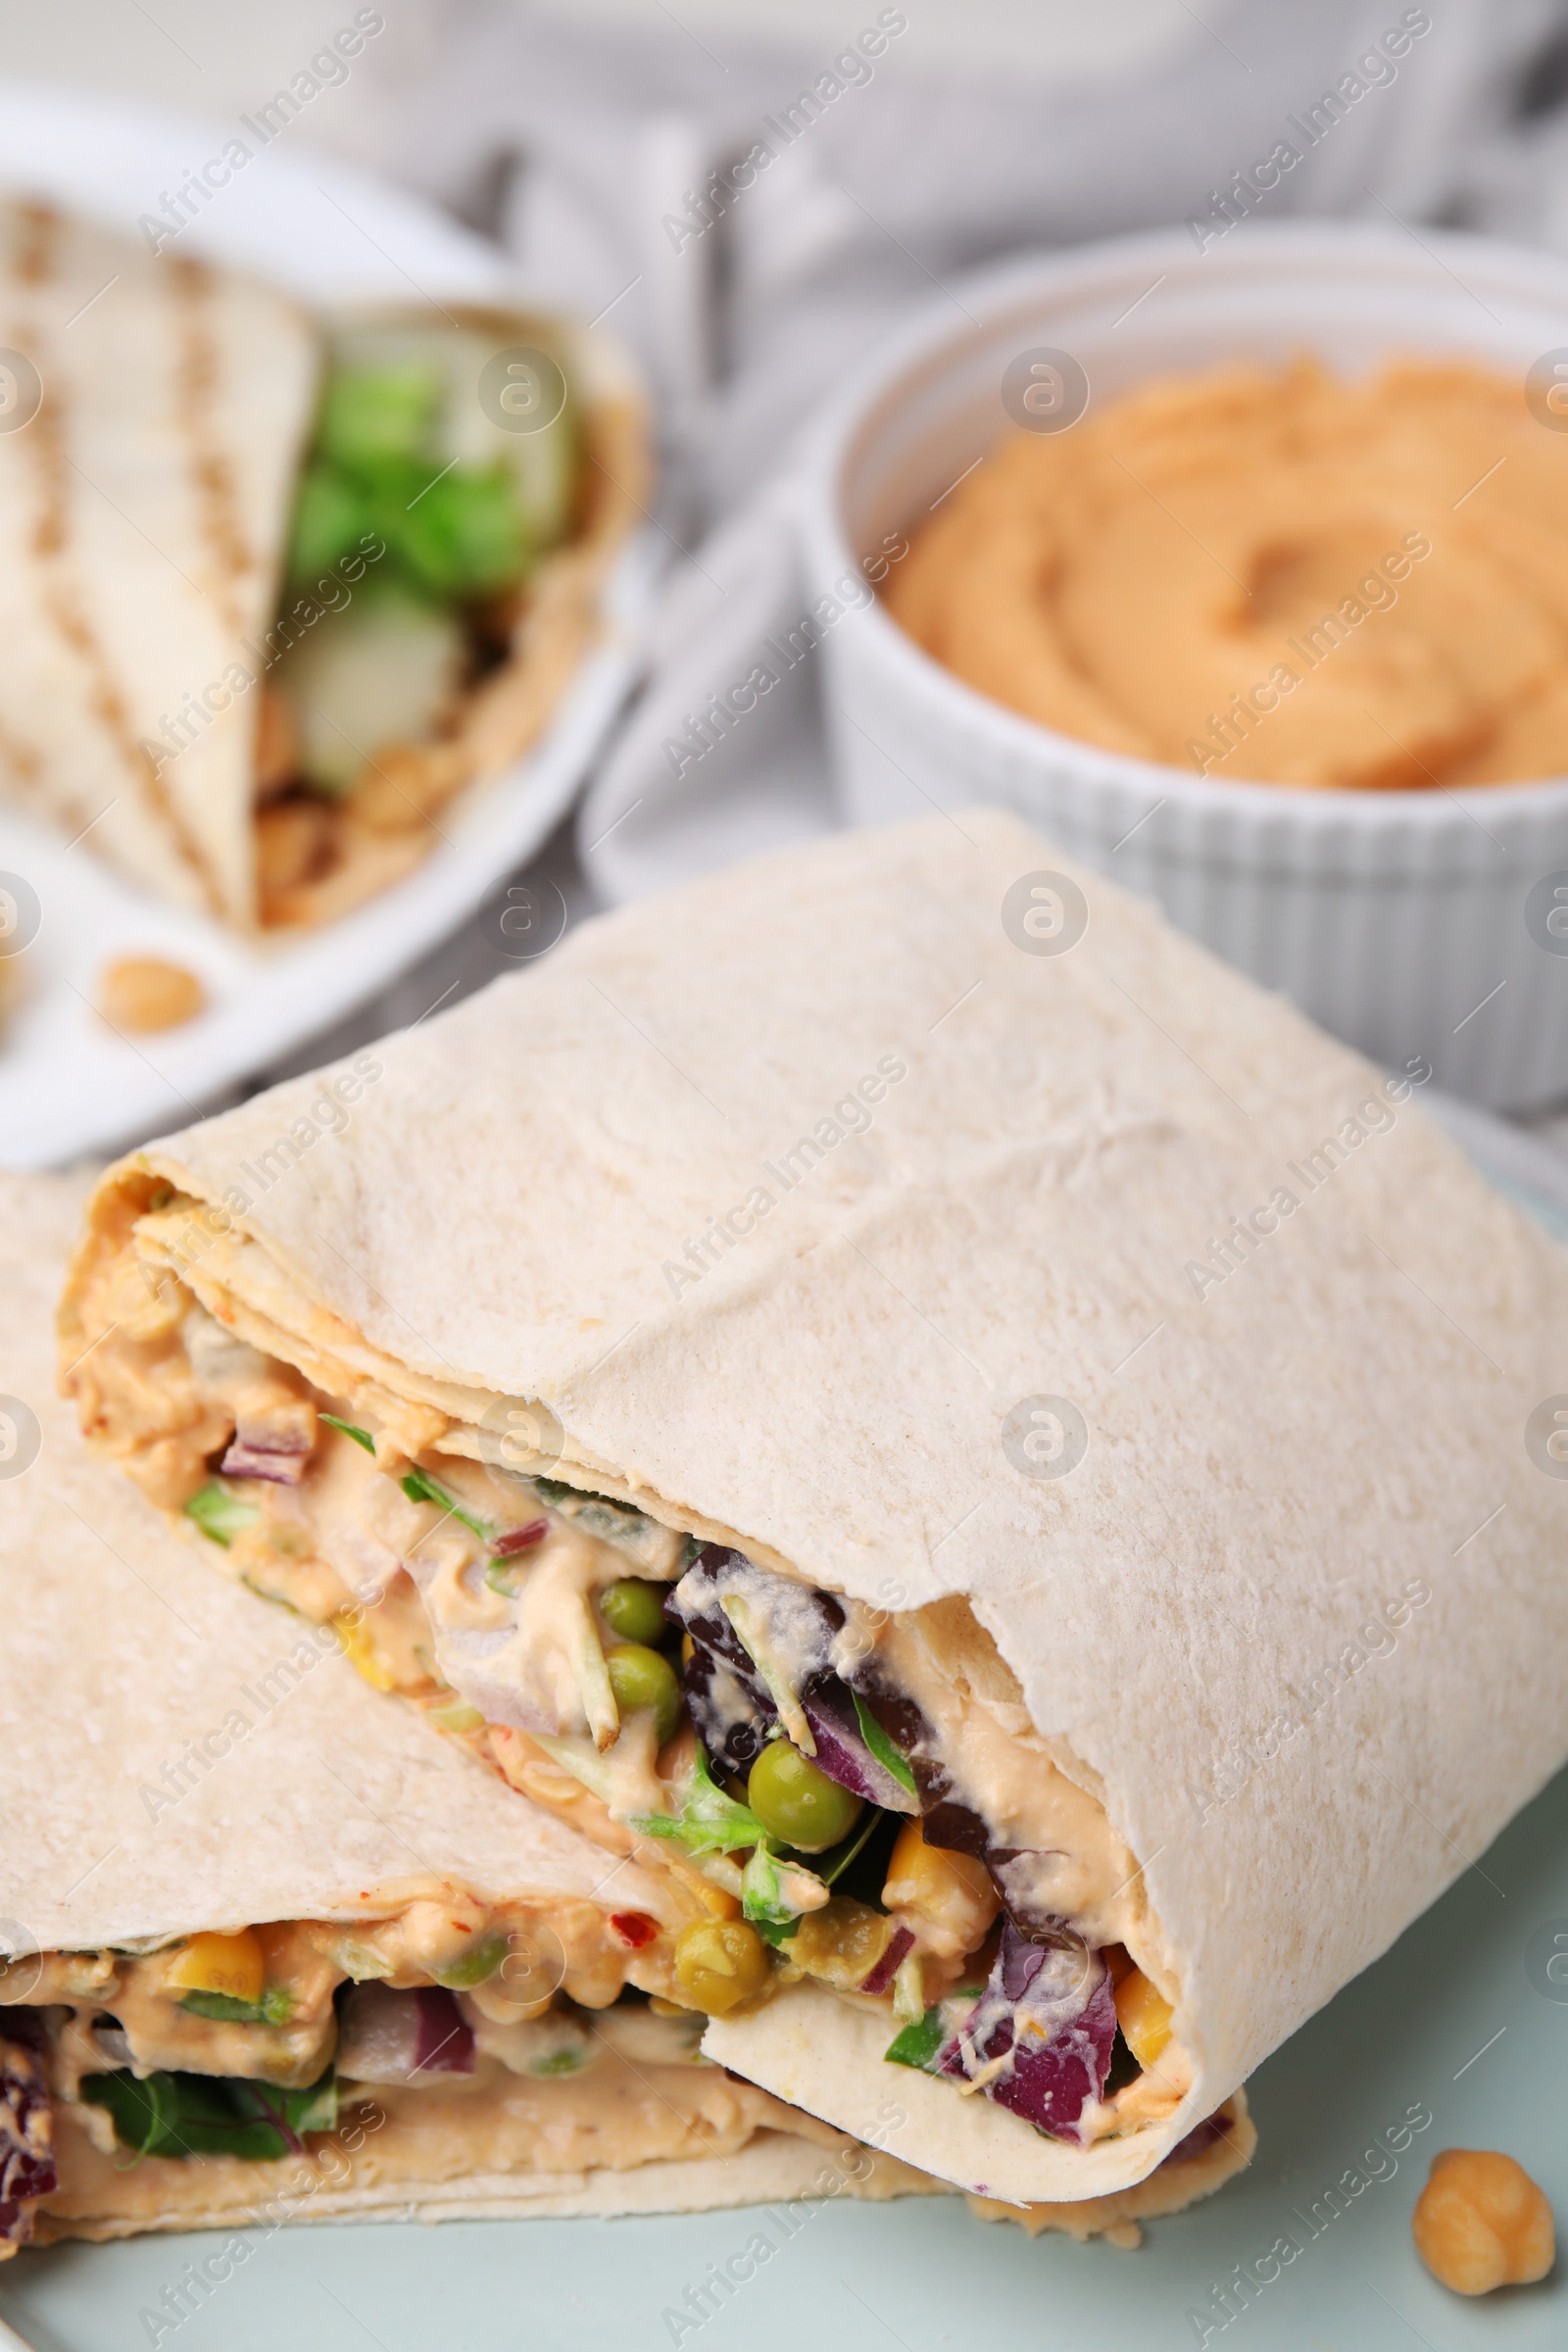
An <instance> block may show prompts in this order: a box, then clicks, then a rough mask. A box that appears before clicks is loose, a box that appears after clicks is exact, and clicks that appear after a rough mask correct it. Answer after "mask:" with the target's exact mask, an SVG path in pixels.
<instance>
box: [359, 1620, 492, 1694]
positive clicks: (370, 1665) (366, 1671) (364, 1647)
mask: <svg viewBox="0 0 1568 2352" xmlns="http://www.w3.org/2000/svg"><path fill="white" fill-rule="evenodd" d="M332 1631H333V1633H334V1634H336V1636H337V1640H338V1647H339V1648H340V1649H341V1650H342V1652H343V1655H344V1656H345V1657H346V1658H347V1659H348V1661H349V1664H350V1665H351V1666H352V1667H354V1668H355V1669H356V1671H357V1672H358V1673H360V1674H363V1675H364V1677H365V1679H366V1681H367V1682H368V1684H369V1686H370V1688H371V1690H372V1691H390V1690H391V1689H392V1688H393V1684H392V1677H391V1675H390V1673H389V1672H388V1670H387V1668H386V1666H385V1665H384V1664H383V1662H382V1659H381V1655H380V1652H379V1651H378V1650H377V1648H376V1646H375V1643H374V1642H373V1641H372V1640H371V1639H370V1629H369V1627H368V1625H367V1623H366V1621H365V1613H364V1611H363V1610H356V1609H339V1611H338V1613H337V1615H336V1616H335V1617H334V1618H333V1620H332ZM481 1720H482V1718H481Z"/></svg>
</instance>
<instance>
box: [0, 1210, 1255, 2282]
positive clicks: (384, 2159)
mask: <svg viewBox="0 0 1568 2352" xmlns="http://www.w3.org/2000/svg"><path fill="white" fill-rule="evenodd" d="M80 1198H81V1188H80V1186H79V1185H77V1184H75V1183H68V1182H66V1181H65V1180H61V1179H44V1178H33V1179H23V1180H17V1179H4V1180H0V1282H3V1287H4V1291H5V1296H6V1299H7V1307H8V1313H7V1319H6V1324H5V1329H4V1332H3V1333H0V1392H3V1400H0V1418H3V1420H4V1425H5V1429H6V1431H7V1433H8V1436H7V1450H6V1452H5V1455H4V1457H3V1458H4V1461H5V1463H6V1465H7V1468H8V1472H9V1474H8V1475H7V1476H6V1477H5V1478H3V1479H0V1601H3V1604H4V1611H5V1617H6V1622H7V1626H8V1634H7V1639H6V1641H5V1642H4V1643H3V1644H0V1719H3V1720H4V1723H5V1726H6V1737H5V1740H4V1741H3V1742H0V1814H3V1817H4V1820H5V1823H6V1863H7V1881H6V1886H7V1908H8V1911H9V1913H10V1914H11V1915H10V1916H8V1917H7V1918H6V1919H4V1920H3V1921H0V2177H3V2180H4V2184H5V2186H4V2194H0V2256H3V2255H4V2254H5V2253H7V2252H11V2251H14V2250H15V2248H16V2245H17V2244H18V2242H20V2239H21V2237H22V2236H23V2235H24V2234H25V2230H26V2229H27V2227H28V2225H30V2228H31V2232H32V2233H33V2234H35V2235H36V2237H37V2238H38V2239H39V2240H40V2241H43V2242H49V2241H51V2240H54V2239H58V2238H62V2237H89V2238H108V2237H120V2236H125V2235H128V2234H131V2233H133V2232H137V2231H141V2230H145V2229H193V2228H202V2229H254V2228H257V2227H260V2228H262V2229H264V2230H265V2229H271V2228H273V2227H275V2226H277V2225H278V2224H280V2223H282V2222H300V2221H353V2220H365V2219H373V2218H377V2217H384V2218H388V2219H409V2218H419V2219H427V2220H432V2221H434V2220H447V2219H465V2218H475V2217H479V2216H497V2217H499V2216H514V2217H515V2216H521V2215H531V2214H540V2215H545V2214H549V2215H558V2216H562V2215H572V2214H596V2215H601V2216H603V2215H610V2214H615V2213H622V2212H672V2211H694V2210H700V2209H704V2208H707V2207H710V2206H714V2205H720V2204H724V2205H728V2204H745V2203H752V2202H757V2203H760V2202H762V2201H764V2200H782V2201H784V2202H786V2203H787V2202H789V2201H791V2200H793V2199H796V2198H799V2197H822V2196H833V2197H836V2196H843V2195H853V2196H857V2197H871V2198H884V2197H889V2196H896V2195H905V2194H911V2193H928V2192H929V2191H930V2190H931V2189H932V2188H933V2187H934V2186H935V2185H936V2184H935V2183H934V2182H932V2181H931V2180H929V2179H928V2178H927V2177H926V2176H924V2175H922V2174H919V2173H916V2172H913V2171H911V2170H910V2169H909V2168H908V2167H907V2166H905V2165H903V2164H901V2163H899V2162H898V2161H897V2160H896V2159H895V2158H893V2157H891V2156H889V2155H887V2154H886V2153H884V2152H882V2151H881V2150H880V2148H879V2147H877V2146H875V2145H866V2144H863V2143H862V2141H861V2140H859V2139H858V2138H855V2137H853V2136H847V2135H846V2134H845V2133H843V2132H842V2131H837V2130H836V2129H833V2128H832V2127H828V2126H824V2125H822V2124H820V2123H819V2122H817V2121H816V2120H815V2119H814V2118H812V2117H809V2116H805V2115H795V2114H792V2113H791V2112H790V2111H789V2110H788V2109H787V2108H785V2107H783V2106H782V2105H781V2104H780V2103H779V2102H778V2101H777V2100H775V2099H773V2098H772V2097H770V2096H769V2095H768V2094H767V2093H766V2092H764V2091H760V2090H759V2089H757V2088H755V2087H754V2086H753V2085H752V2084H751V2083H750V2082H745V2081H742V2080H739V2079H731V2078H730V2077H728V2076H727V2075H726V2074H725V2073H724V2072H723V2071H722V2070H721V2069H719V2068H717V2067H715V2066H711V2065H705V2064H702V2063H701V2062H700V2060H699V2053H698V2047H697V2042H698V2034H699V2032H700V2030H701V2023H702V2021H701V2019H699V2018H696V2017H693V2016H692V2015H691V2014H690V2013H683V2012H678V2011H677V2012H674V2013H673V2014H670V2013H668V2005H667V2004H666V2013H665V2014H659V2013H658V2011H657V2009H656V2008H655V2007H654V2006H652V2005H650V2004H649V2003H647V2002H646V2001H644V2000H642V1999H641V1998H640V1997H639V1995H638V1993H637V1991H636V1990H635V1987H638V1986H643V1987H648V1986H652V1987H656V1988H657V1987H658V1986H659V1985H663V1984H667V1981H668V1979H667V1951H668V1944H669V1939H670V1935H671V1932H672V1929H673V1928H674V1927H676V1926H678V1924H679V1922H680V1919H681V1918H682V1916H683V1915H684V1905H683V1903H682V1902H681V1901H680V1900H679V1899H678V1891H677V1900H676V1902H675V1905H674V1908H673V1909H671V1905H670V1891H671V1890H670V1887H669V1886H668V1885H667V1883H662V1882H661V1881H660V1880H658V1879H654V1878H651V1877H650V1876H649V1874H648V1873H646V1872H644V1871H642V1870H640V1869H639V1868H638V1867H637V1866H636V1865H635V1864H634V1863H628V1862H624V1861H620V1860H616V1859H614V1858H612V1857H607V1856H606V1855H605V1854H604V1853H603V1852H602V1851H600V1850H599V1849H597V1848H596V1847H594V1846H592V1845H589V1844H588V1843H586V1842H585V1841H584V1840H583V1839H581V1838H577V1837H575V1836H574V1835H573V1834H572V1833H571V1832H570V1831H568V1830H566V1829H564V1827H563V1826H562V1825H561V1824H560V1823H558V1822H556V1821H554V1820H552V1819H551V1818H550V1817H549V1816H548V1815H546V1814H544V1813H542V1812H541V1811H539V1810H538V1809H537V1808H536V1807H534V1806H532V1805H530V1804H528V1803H527V1802H526V1801H524V1800H520V1799H519V1798H517V1797H516V1796H515V1795H514V1794H513V1793H512V1792H511V1791H510V1790H508V1789H505V1788H503V1787H502V1785H501V1783H500V1782H499V1781H498V1779H497V1778H496V1776H495V1775H494V1774H493V1773H490V1772H487V1771H485V1770H482V1769H480V1768H479V1767H478V1766H476V1765H475V1764H474V1762H473V1761H472V1760H471V1759H470V1758H469V1757H467V1756H466V1755H465V1754H463V1753H462V1752H461V1751H460V1749H459V1748H458V1747H457V1746H456V1744H455V1743H453V1742H451V1741H440V1740H432V1739H430V1738H429V1736H428V1735H427V1734H426V1733H425V1732H424V1730H423V1729H422V1728H421V1727H420V1726H419V1725H418V1724H417V1723H416V1722H415V1721H414V1720H413V1719H412V1718H411V1717H409V1716H408V1715H406V1714H405V1713H403V1712H402V1711H401V1710H399V1709H397V1708H389V1707H387V1706H385V1705H384V1704H383V1703H382V1702H381V1701H380V1700H379V1699H377V1698H376V1697H375V1696H374V1694H373V1693H372V1692H371V1691H368V1690H367V1688H366V1687H365V1684H364V1682H363V1681H362V1680H361V1678H360V1677H358V1676H357V1675H356V1674H355V1673H354V1672H353V1671H352V1670H351V1668H350V1667H349V1665H348V1664H347V1662H346V1660H345V1659H344V1658H343V1657H341V1656H340V1655H338V1654H337V1652H338V1643H337V1641H336V1639H335V1638H334V1637H332V1636H330V1635H325V1636H323V1635H322V1634H320V1633H319V1632H318V1630H317V1629H315V1628H312V1627H309V1626H306V1625H304V1624H302V1623H301V1622H300V1621H298V1620H296V1621H294V1622H293V1623H292V1624H291V1623H290V1622H289V1621H287V1620H286V1619H285V1618H284V1617H282V1616H281V1615H280V1613H279V1612H278V1611H276V1610H275V1609H271V1608H270V1607H268V1606H267V1605H266V1604H265V1603H263V1602H261V1601H260V1600H257V1599H255V1598H254V1597H253V1596H252V1595H250V1594H248V1593H243V1592H240V1591H239V1590H237V1589H236V1588H234V1587H232V1586H228V1585H225V1584H223V1583H221V1582H218V1581H215V1580H214V1579H212V1578H211V1577H209V1576H207V1575H206V1574H205V1573H204V1572H203V1570H202V1568H201V1566H200V1563H199V1562H198V1561H196V1560H194V1559H192V1558H191V1556H190V1555H189V1553H188V1552H187V1550H186V1548H185V1547H184V1545H182V1544H178V1543H177V1542H172V1541H171V1539H170V1535H169V1531H168V1529H167V1528H166V1527H165V1526H164V1525H163V1524H162V1522H161V1521H160V1520H159V1518H158V1516H157V1514H156V1513H154V1512H152V1511H150V1510H149V1509H148V1508H147V1507H146V1505H145V1504H143V1503H142V1502H141V1501H140V1500H139V1498H138V1497H136V1496H135V1495H133V1494H132V1493H131V1492H130V1491H129V1490H128V1489H127V1487H126V1486H125V1484H124V1482H123V1480H121V1479H119V1478H118V1477H116V1476H114V1475H113V1474H112V1473H110V1472H108V1471H107V1470H106V1469H105V1468H104V1467H103V1466H102V1465H99V1464H95V1463H93V1462H91V1461H90V1459H89V1458H88V1457H87V1456H86V1454H85V1452H84V1451H83V1450H82V1448H81V1446H80V1442H79V1440H78V1438H77V1436H76V1434H75V1431H74V1429H73V1427H72V1423H71V1415H70V1411H69V1408H68V1407H67V1406H66V1405H65V1404H63V1403H62V1402H61V1401H60V1400H59V1399H58V1398H56V1397H53V1396H52V1395H51V1394H50V1390H51V1385H52V1383H51V1373H52V1362H51V1358H52V1335H51V1331H50V1308H51V1303H52V1300H53V1298H54V1295H55V1293H56V1291H57V1289H58V1286H59V1281H60V1276H61V1272H62V1269H63V1263H64V1257H65V1250H66V1244H67V1240H68V1237H69V1234H70V1231H71V1229H72V1226H73V1223H74V1221H75V1219H76V1217H77V1216H78V1215H79V1207H80ZM19 1441H20V1442H19ZM18 1464H20V1465H21V1467H20V1468H19V1467H16V1465H18ZM487 1946H488V1947H491V1948H489V1949H488V1950H487ZM502 1946H504V1950H502V1951H500V1955H499V1957H498V1948H499V1947H502ZM258 1962H260V1965H261V1967H262V1970H263V1977H264V1982H263V1984H262V1985H261V1986H260V1987H258V1986H257V1985H254V1984H253V1985H243V1984H240V1983H239V1982H238V1980H237V1977H236V1973H235V1972H236V1971H238V1972H240V1974H241V1975H242V1974H243V1971H244V1969H245V1967H246V1966H247V1965H250V1966H252V1967H255V1966H256V1965H257V1964H258ZM383 1966H384V1968H385V1970H386V1973H385V1974H383V1975H378V1974H376V1973H374V1971H375V1970H376V1969H377V1968H380V1967H383ZM222 1985H227V1987H228V1989H227V1990H226V1991H224V1990H222V1989H221V1986H222ZM627 1987H631V1988H633V1989H630V1990H628V1989H627ZM258 1990H260V1999H259V2000H251V2001H250V2002H248V2003H247V2001H246V2000H244V1999H241V1998H240V1997H239V1996H240V1994H242V1993H246V1994H253V1995H254V1994H256V1993H257V1992H258ZM247 2007H249V2008H252V2009H254V2008H260V2009H261V2011H262V2014H261V2015H260V2017H253V2016H248V2015H245V2014H241V2012H244V2011H245V2010H246V2009H247ZM323 2068H324V2069H325V2072H324V2073H323ZM138 2076H139V2077H140V2081H139V2082H138V2081H137V2079H136V2078H137V2077H138ZM106 2084H107V2085H108V2086H109V2087H108V2088H107V2089H106ZM106 2100H107V2101H108V2102H110V2103H105V2102H106ZM155 2111H156V2120H157V2123H158V2126H159V2129H158V2131H156V2133H154V2134H152V2135H151V2142H152V2144H151V2146H150V2149H149V2152H146V2153H141V2154H138V2155H137V2156H136V2160H135V2161H134V2162H132V2161H130V2160H129V2158H128V2156H127V2142H126V2139H125V2136H124V2131H125V2129H126V2128H127V2127H128V2129H129V2131H130V2134H131V2141H132V2143H133V2144H135V2145H137V2146H139V2145H140V2142H141V2139H142V2138H146V2137H148V2136H149V2135H148V2134H147V2133H146V2132H145V2131H144V2130H143V2129H142V2128H143V2126H144V2125H145V2123H146V2120H147V2118H148V2116H149V2115H150V2114H154V2113H155ZM193 2118H194V2119H195V2120H194V2124H193V2120H192V2119H193ZM269 2118H271V2119H272V2120H269ZM215 2119H216V2120H215ZM193 2131H194V2133H195V2137H194V2142H193V2141H192V2132H193ZM867 2131H868V2132H870V2133H872V2134H873V2135H876V2134H877V2133H878V2131H879V2127H878V2124H877V2119H876V2118H874V2117H869V2118H868V2119H867ZM19 2139H20V2141H21V2143H22V2144H21V2145H20V2146H19ZM1251 2139H1252V2133H1251V2127H1250V2123H1249V2122H1248V2120H1247V2117H1246V2113H1245V2108H1244V2107H1241V2106H1238V2108H1237V2110H1236V2112H1235V2114H1234V2115H1233V2116H1229V2117H1227V2118H1226V2119H1225V2131H1224V2133H1223V2135H1222V2136H1211V2137H1210V2138H1209V2139H1208V2141H1207V2142H1206V2143H1205V2144H1202V2145H1199V2146H1195V2147H1194V2148H1193V2149H1192V2150H1191V2151H1190V2152H1189V2154H1188V2155H1187V2156H1186V2157H1185V2158H1184V2160H1182V2161H1180V2162H1172V2163H1171V2164H1170V2165H1168V2166H1166V2167H1165V2168H1163V2170H1162V2172H1161V2175H1160V2176H1159V2178H1158V2179H1157V2180H1154V2181H1152V2182H1151V2183H1149V2184H1147V2187H1146V2189H1145V2190H1144V2191H1142V2192H1139V2193H1138V2194H1137V2195H1135V2197H1134V2199H1133V2201H1132V2203H1131V2204H1130V2205H1126V2204H1125V2203H1124V2204H1120V2205H1118V2204H1117V2203H1115V2202H1112V2203H1110V2204H1107V2205H1106V2206H1105V2207H1104V2208H1103V2210H1096V2211H1092V2212H1090V2213H1088V2214H1087V2215H1084V2214H1083V2213H1082V2212H1081V2210H1080V2209H1079V2208H1076V2207H1074V2208H1072V2209H1071V2210H1070V2211H1068V2212H1065V2213H1064V2212H1062V2211H1061V2210H1060V2209H1056V2208H1042V2209H1041V2210H1040V2211H1039V2212H1038V2213H1036V2214H1032V2215H1030V2216H1029V2217H1028V2219H1029V2224H1030V2227H1031V2228H1049V2229H1054V2228H1067V2229H1072V2230H1073V2231H1074V2232H1075V2233H1078V2234H1082V2233H1083V2229H1084V2225H1085V2223H1086V2222H1087V2227H1088V2229H1090V2230H1091V2231H1100V2232H1105V2233H1110V2234H1113V2235H1114V2236H1115V2237H1116V2239H1117V2242H1126V2240H1127V2239H1128V2236H1129V2233H1130V2234H1131V2236H1132V2237H1134V2238H1135V2237H1136V2234H1137V2222H1138V2219H1139V2217H1140V2216H1141V2215H1142V2214H1144V2213H1146V2212H1147V2213H1149V2214H1157V2213H1164V2212H1170V2211H1174V2210H1176V2209H1177V2207H1178V2206H1180V2205H1182V2204H1184V2203H1187V2202H1190V2201H1191V2200H1192V2199H1193V2198H1194V2197H1197V2196H1201V2195H1205V2194H1207V2193H1209V2191H1210V2190H1211V2189H1213V2188H1214V2187H1217V2186H1218V2185H1219V2184H1220V2182H1221V2180H1223V2179H1224V2178H1226V2177H1227V2176H1228V2175H1229V2174H1230V2173H1231V2172H1233V2171H1234V2170H1236V2168H1237V2165H1238V2163H1239V2162H1241V2161H1244V2160H1245V2157H1246V2155H1247V2154H1248V2153H1249V2152H1250V2146H1251ZM258 2143H259V2144H258ZM51 2176H52V2184H50V2177H51ZM234 2259H243V2249H242V2251H241V2254H240V2255H239V2256H237V2257H235V2258H234ZM206 2275H207V2276H208V2277H209V2278H212V2277H214V2276H215V2273H214V2272H213V2271H212V2270H211V2269H210V2268H209V2269H208V2270H207V2272H206ZM222 2275H223V2273H222V2270H221V2268H220V2270H219V2271H218V2273H217V2274H216V2276H219V2277H221V2276H222Z"/></svg>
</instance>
